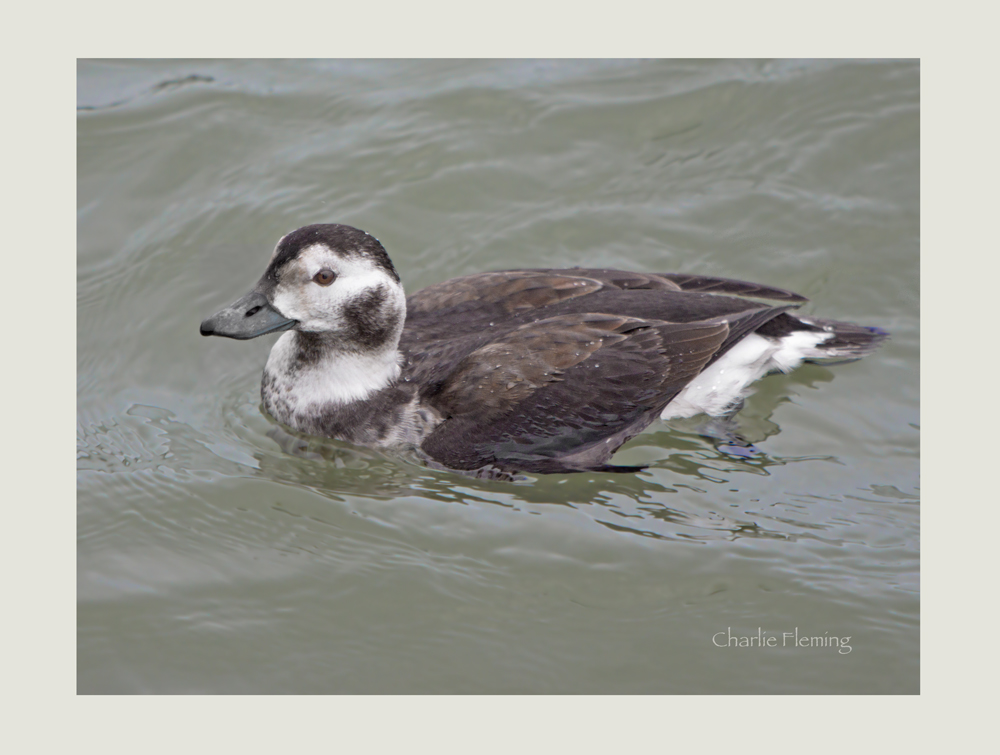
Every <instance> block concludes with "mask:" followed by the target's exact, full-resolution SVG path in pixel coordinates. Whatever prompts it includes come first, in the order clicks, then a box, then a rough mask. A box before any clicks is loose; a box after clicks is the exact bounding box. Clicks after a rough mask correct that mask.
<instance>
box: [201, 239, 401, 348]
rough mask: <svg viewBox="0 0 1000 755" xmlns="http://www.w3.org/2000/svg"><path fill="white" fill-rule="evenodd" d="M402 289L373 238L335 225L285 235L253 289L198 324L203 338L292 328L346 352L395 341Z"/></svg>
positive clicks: (379, 346)
mask: <svg viewBox="0 0 1000 755" xmlns="http://www.w3.org/2000/svg"><path fill="white" fill-rule="evenodd" d="M405 318H406V295H405V294H404V292H403V287H402V285H401V284H400V281H399V275H397V274H396V270H395V268H394V267H393V266H392V262H391V261H390V260H389V255H387V254H386V252H385V249H384V248H383V247H382V244H380V243H379V241H378V239H376V238H375V237H373V236H370V235H368V234H367V233H365V232H364V231H360V230H358V229H357V228H352V227H351V226H347V225H340V224H335V223H330V224H316V225H307V226H304V227H302V228H299V229H298V230H297V231H292V232H291V233H289V234H288V235H287V236H284V237H282V239H281V240H280V241H279V242H278V245H277V246H276V247H275V249H274V253H273V254H272V255H271V261H270V263H269V264H268V266H267V270H266V271H265V273H264V275H263V277H262V278H261V279H260V280H259V281H258V282H257V285H256V286H254V288H253V290H251V291H250V293H248V294H247V295H246V296H244V297H243V298H242V299H239V300H238V301H236V302H234V303H233V304H231V305H230V306H228V307H226V308H225V309H223V310H222V311H220V312H217V313H216V314H214V315H212V316H211V317H209V318H208V319H207V320H205V321H204V322H202V324H201V334H202V335H203V336H225V337H226V338H238V339H247V338H256V337H257V336H262V335H264V334H265V333H275V332H278V331H282V330H296V331H299V332H301V333H316V334H323V336H324V340H325V341H327V342H328V343H331V344H335V345H337V346H340V347H341V348H344V349H347V350H361V351H364V350H371V349H379V348H383V347H385V346H387V345H391V346H393V347H395V344H396V342H397V341H398V340H399V335H400V333H401V332H402V329H403V322H404V320H405Z"/></svg>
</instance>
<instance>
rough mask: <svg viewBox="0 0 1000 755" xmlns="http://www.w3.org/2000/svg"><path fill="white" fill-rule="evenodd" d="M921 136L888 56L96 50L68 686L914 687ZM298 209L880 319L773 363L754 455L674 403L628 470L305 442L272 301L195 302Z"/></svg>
mask: <svg viewBox="0 0 1000 755" xmlns="http://www.w3.org/2000/svg"><path fill="white" fill-rule="evenodd" d="M919 136H920V132H919V66H918V64H917V63H915V62H906V61H902V62H888V61H868V62H854V61H719V62H712V61H681V62H670V61H647V62H632V61H319V62H305V61H301V62H276V61H267V62H254V61H215V62H212V61H209V62H204V61H178V62H171V61H142V62H128V61H114V62H100V61H83V62H81V63H80V66H79V88H78V241H79V247H78V267H77V275H78V278H77V281H78V282H77V296H78V300H77V301H78V303H77V307H78V325H77V328H78V330H77V339H78V346H77V365H78V378H77V386H78V388H77V390H78V394H77V396H78V399H77V401H78V403H77V406H78V418H77V447H78V470H79V471H78V550H77V565H78V577H77V579H78V612H77V616H78V645H77V649H78V676H77V678H78V690H79V692H81V693H182V692H205V693H213V692H220V693H221V692H227V693H264V692H288V693H295V692H297V693H370V692H371V693H446V692H448V693H915V692H917V691H919V568H918V567H919V506H918V502H919V480H918V474H919V472H918V470H919V455H918V453H919V382H918V374H919V338H918V336H919V319H918V305H919V298H918V289H919V286H918V283H919V279H918V260H919V191H918V187H919ZM313 222H344V223H349V224H351V225H355V226H358V227H360V228H363V229H365V230H367V231H369V232H370V233H372V234H373V235H375V236H377V237H378V238H379V239H380V240H381V241H382V243H383V244H384V245H385V247H386V249H387V250H388V252H389V254H390V255H391V256H392V258H393V261H394V263H395V264H396V267H397V269H398V270H399V273H400V275H401V277H402V279H403V282H404V284H405V285H406V286H407V289H408V290H409V291H415V290H417V289H418V288H420V287H422V286H425V285H428V284H431V283H435V282H438V281H441V280H445V279H447V278H449V277H452V276H455V275H461V274H465V273H472V272H478V271H482V270H490V269H503V268H514V267H542V266H544V267H567V266H573V265H582V266H594V267H621V268H625V269H630V270H641V271H671V272H692V273H699V274H705V275H719V276H725V277H734V278H742V279H746V280H752V281H759V282H762V283H768V284H771V285H776V286H780V287H783V288H788V289H791V290H793V291H797V292H799V293H802V294H804V295H805V296H808V297H809V298H810V299H811V302H810V303H809V304H808V305H806V307H805V311H807V312H811V313H815V314H817V315H819V316H822V317H831V318H838V319H846V320H851V321H855V322H860V323H863V324H866V325H877V326H880V327H882V328H885V329H886V330H889V331H890V332H891V333H892V339H891V340H890V341H889V342H888V343H887V344H886V346H885V347H884V348H883V349H881V350H880V351H879V352H877V353H876V354H874V355H873V356H871V357H868V358H867V359H865V360H863V361H861V362H857V363H854V364H848V365H842V366H836V367H830V368H824V367H819V366H805V367H803V368H801V369H799V370H797V371H796V372H794V373H792V374H790V375H777V376H772V377H769V378H766V379H765V380H764V381H762V382H761V383H760V384H759V387H758V390H757V392H756V393H755V394H754V395H753V397H752V398H751V399H750V400H749V401H748V402H747V406H746V408H745V409H744V411H743V412H742V413H741V415H740V416H739V422H740V427H741V430H742V431H743V433H744V434H745V435H746V436H747V437H748V438H750V439H751V440H752V441H754V442H755V444H756V445H757V447H758V448H759V449H760V451H761V455H760V456H758V457H754V458H749V459H741V458H737V457H733V456H728V455H726V454H724V453H722V452H720V451H719V450H717V449H716V448H715V446H714V445H713V444H712V442H711V441H709V440H707V439H705V438H703V437H701V436H700V435H698V434H697V433H696V432H695V429H696V428H695V427H694V425H693V424H691V423H687V424H685V423H679V424H671V425H669V426H668V425H664V424H660V425H656V426H654V427H652V428H651V429H650V430H649V431H647V432H646V433H644V434H643V435H641V436H639V437H638V438H636V439H634V440H633V441H631V442H630V443H629V444H628V445H627V446H626V447H625V448H624V449H623V450H622V451H621V452H619V454H617V456H616V457H615V462H616V463H621V464H647V465H649V466H648V468H647V470H646V471H644V472H640V473H638V474H634V475H604V474H577V475H552V476H537V477H536V476H527V477H526V478H525V479H523V480H520V481H516V482H513V483H510V482H499V481H488V480H477V479H470V478H467V477H463V476H459V475H456V474H451V473H447V472H441V471H435V470H431V469H427V468H424V467H422V466H419V465H417V464H415V463H412V462H411V461H410V460H408V459H405V458H397V457H394V456H391V455H386V454H383V453H380V452H377V451H373V450H369V449H363V448H355V447H352V446H350V445H348V444H343V443H336V442H330V443H324V444H313V446H312V447H311V448H310V451H311V452H312V453H309V454H302V453H292V452H289V447H288V446H287V444H286V445H285V446H282V445H281V444H279V443H278V442H277V441H276V437H278V436H276V435H275V432H274V431H275V429H276V428H275V425H274V423H273V421H272V420H270V419H269V418H268V417H267V416H266V415H264V414H263V413H262V410H261V408H260V397H259V379H260V372H261V369H262V367H263V364H264V361H265V359H266V356H267V353H268V350H269V349H270V346H271V344H272V343H273V341H274V340H275V338H276V337H275V336H269V337H264V338H261V339H257V340H254V341H249V342H235V341H225V340H221V339H204V338H201V337H200V336H199V334H198V325H199V322H200V321H201V319H202V318H203V317H205V316H207V315H209V314H211V313H212V312H214V311H216V310H217V309H218V308H219V307H221V306H223V305H225V304H228V303H229V302H231V301H232V300H234V299H235V298H237V297H238V296H240V295H242V294H243V293H244V292H245V291H246V290H247V289H248V288H249V287H250V286H251V285H252V284H253V283H254V282H255V281H256V280H257V278H258V277H259V276H260V274H261V272H262V271H263V269H264V266H265V264H266V261H267V258H268V256H269V254H270V251H271V249H272V248H273V245H274V243H275V242H276V241H277V239H278V238H279V237H280V236H281V235H282V234H284V233H286V232H288V231H289V230H292V229H294V228H296V227H298V226H300V225H304V224H306V223H313ZM796 632H798V636H799V637H800V638H807V637H818V638H820V640H821V641H822V642H814V643H811V644H812V645H820V646H810V645H809V644H807V645H797V644H796V643H795V633H796ZM730 636H733V637H735V638H736V644H735V645H733V646H727V643H728V642H729V639H728V638H729V637H730ZM760 637H763V638H764V642H765V645H764V647H760V646H757V645H756V644H754V645H753V646H750V647H742V646H740V643H741V642H743V643H744V644H750V643H754V642H756V641H757V639H756V638H760ZM740 638H744V639H742V640H741V639H740ZM768 638H773V642H772V641H771V640H769V639H768ZM831 638H837V640H838V641H843V642H844V643H845V644H846V645H847V646H848V647H849V652H844V650H845V649H846V648H843V647H841V648H837V647H834V646H829V645H830V644H831V642H832V639H831ZM844 638H850V639H849V640H844ZM720 642H721V644H722V645H723V646H722V647H719V644H720ZM768 643H771V644H770V645H768Z"/></svg>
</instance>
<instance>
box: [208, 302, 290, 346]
mask: <svg viewBox="0 0 1000 755" xmlns="http://www.w3.org/2000/svg"><path fill="white" fill-rule="evenodd" d="M297 322H298V321H297V320H289V319H288V318H287V317H285V316H284V315H283V314H281V313H280V312H279V311H278V310H276V309H275V308H274V307H272V306H271V304H270V303H269V302H268V301H267V299H266V298H265V296H264V295H263V294H259V293H257V292H256V291H251V292H250V293H249V294H247V295H246V296H244V297H243V298H242V299H240V300H239V301H237V302H234V303H233V304H231V305H229V306H228V307H226V308H225V309H223V310H222V311H220V312H216V313H215V314H214V315H212V316H211V317H209V318H208V319H207V320H205V321H204V322H202V324H201V334H202V335H203V336H224V337H225V338H237V339H239V340H241V341H244V340H246V339H248V338H256V337H257V336H262V335H265V334H266V333H277V332H278V331H280V330H288V329H289V328H292V327H295V325H296V324H297Z"/></svg>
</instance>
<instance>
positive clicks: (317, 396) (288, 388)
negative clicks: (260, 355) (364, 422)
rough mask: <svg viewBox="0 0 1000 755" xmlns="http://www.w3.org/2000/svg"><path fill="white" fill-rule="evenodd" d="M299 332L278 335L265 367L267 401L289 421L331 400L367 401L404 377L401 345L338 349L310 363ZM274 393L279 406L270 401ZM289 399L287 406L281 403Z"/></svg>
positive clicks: (273, 411) (345, 402)
mask: <svg viewBox="0 0 1000 755" xmlns="http://www.w3.org/2000/svg"><path fill="white" fill-rule="evenodd" d="M298 339H299V335H298V334H297V333H296V332H295V331H294V330H292V331H289V332H287V333H285V334H283V335H282V336H281V338H279V339H278V341H277V343H275V344H274V347H273V348H272V349H271V354H270V356H269V357H268V359H267V365H266V366H265V367H264V385H265V389H264V393H265V395H264V401H265V405H266V406H267V409H268V411H269V412H271V414H272V415H274V416H275V417H276V418H277V419H279V420H281V421H282V422H285V423H286V424H291V425H294V423H292V422H289V421H288V419H289V418H288V416H279V415H281V414H296V413H299V412H303V411H309V410H310V409H312V408H319V407H323V406H328V405H330V404H333V405H336V406H343V405H345V404H350V403H352V402H354V401H364V400H365V399H367V398H368V397H369V396H371V395H372V394H373V393H375V392H376V391H379V390H381V389H382V388H385V387H387V386H389V385H391V384H392V383H394V382H395V381H396V380H398V379H399V373H400V364H399V363H400V355H399V352H398V351H397V350H396V348H395V344H393V346H392V347H387V348H385V349H382V350H379V351H365V352H353V351H341V350H339V349H338V350H334V351H331V352H330V353H329V354H323V355H321V356H320V357H319V358H318V359H317V360H316V361H314V362H312V363H310V364H306V365H304V364H302V363H301V361H300V359H299V350H300V346H299V343H298ZM269 390H270V391H271V392H273V394H274V395H273V397H272V399H273V401H272V402H271V403H273V404H274V408H272V406H270V405H268V404H269V401H268V396H267V393H268V391H269ZM281 404H284V405H286V408H285V409H284V410H283V409H281V408H279V405H281Z"/></svg>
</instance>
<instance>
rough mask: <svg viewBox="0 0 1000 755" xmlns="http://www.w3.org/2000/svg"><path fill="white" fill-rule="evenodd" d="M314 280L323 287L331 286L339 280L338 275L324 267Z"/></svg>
mask: <svg viewBox="0 0 1000 755" xmlns="http://www.w3.org/2000/svg"><path fill="white" fill-rule="evenodd" d="M313 280H314V281H316V283H318V284H319V285H321V286H329V285H330V284H331V283H333V282H334V281H335V280H337V274H336V273H335V272H333V270H330V269H328V268H325V267H324V268H323V269H322V270H320V271H319V272H318V273H316V275H314V276H313Z"/></svg>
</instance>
